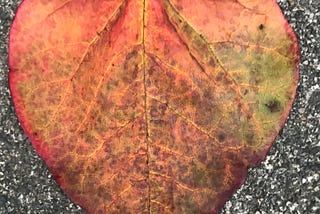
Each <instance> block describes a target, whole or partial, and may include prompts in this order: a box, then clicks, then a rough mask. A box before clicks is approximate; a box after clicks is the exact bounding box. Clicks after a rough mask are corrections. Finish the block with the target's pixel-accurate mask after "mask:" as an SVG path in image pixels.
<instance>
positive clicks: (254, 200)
mask: <svg viewBox="0 0 320 214" xmlns="http://www.w3.org/2000/svg"><path fill="white" fill-rule="evenodd" d="M278 2H279V4H280V6H281V8H282V10H283V11H284V13H285V16H286V17H287V19H288V20H289V22H290V24H291V26H292V27H293V28H294V29H295V31H296V33H297V36H298V39H299V42H300V48H301V65H300V68H301V74H300V77H301V79H300V83H299V87H298V91H297V98H296V101H295V103H294V106H293V109H292V111H291V113H290V116H289V118H288V120H287V122H286V125H285V127H284V128H283V130H282V131H281V133H280V135H279V137H278V138H277V140H276V142H275V144H274V145H273V147H272V149H271V151H270V152H269V154H268V156H267V158H266V160H265V161H264V162H262V163H261V164H260V165H259V166H258V167H256V168H254V169H250V170H249V174H248V180H247V181H246V183H245V185H243V186H242V188H241V189H239V190H238V191H237V192H236V193H235V194H234V195H233V197H232V198H231V199H230V201H228V202H227V204H226V205H225V207H224V209H223V210H222V213H223V214H241V213H248V214H251V213H253V214H263V213H271V214H277V213H285V214H287V213H294V214H295V213H297V214H299V213H306V214H313V213H314V214H316V213H320V199H319V198H320V183H319V172H320V134H319V133H320V86H319V84H320V83H319V82H320V61H319V60H320V59H319V58H320V31H319V26H320V0H279V1H278ZM19 3H20V0H0V213H1V214H2V213H3V214H5V213H71V214H73V213H77V214H80V213H84V211H82V210H81V208H80V207H78V206H77V205H75V204H74V203H72V202H71V201H70V199H68V197H67V196H66V195H65V194H64V193H63V192H62V191H61V190H60V188H59V187H58V185H57V184H56V183H55V181H54V180H53V177H52V175H51V174H50V172H49V171H48V169H47V167H46V165H45V163H44V162H43V161H42V159H40V158H39V157H38V155H37V154H36V152H35V151H34V149H33V148H32V146H31V144H30V141H29V140H28V139H27V137H26V136H25V134H24V132H23V130H22V129H21V127H20V125H19V122H18V120H17V118H16V116H15V113H14V109H13V106H12V102H11V98H10V93H9V90H8V81H7V77H8V65H7V60H8V50H7V45H8V31H9V27H10V25H11V22H12V19H13V17H14V13H15V10H16V8H17V6H18V4H19Z"/></svg>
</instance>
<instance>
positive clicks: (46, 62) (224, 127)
mask: <svg viewBox="0 0 320 214" xmlns="http://www.w3.org/2000/svg"><path fill="white" fill-rule="evenodd" d="M298 63H299V55H298V44H297V41H296V37H295V35H294V32H293V30H292V29H291V28H290V26H289V25H288V23H287V22H286V20H285V19H284V17H283V15H282V13H281V11H280V9H279V7H278V5H277V4H276V1H275V0H256V1H245V0H224V1H222V0H203V1H197V3H191V1H187V0H149V1H147V0H145V1H143V0H136V1H133V0H127V1H115V0H113V1H112V0H110V1H103V0H100V1H84V0H79V1H75V0H67V1H66V0H52V1H44V0H42V1H39V0H24V1H23V3H22V4H21V6H20V7H19V9H18V11H17V14H16V17H15V20H14V22H13V24H12V27H11V31H10V43H9V65H10V73H9V83H10V90H11V93H12V98H13V102H14V105H15V108H16V113H17V115H18V117H19V119H20V122H21V125H22V127H23V129H24V131H25V132H26V134H27V135H28V137H29V138H30V140H31V142H32V144H33V146H34V148H35V149H36V150H37V152H38V153H39V155H40V156H41V157H42V158H43V159H44V160H45V162H46V163H47V165H48V166H49V168H50V169H51V171H52V173H53V174H54V176H55V179H56V181H57V182H58V183H59V185H60V186H61V188H62V189H63V190H64V191H65V192H66V193H67V194H68V195H69V196H70V197H71V199H72V200H73V201H75V202H76V203H78V204H79V205H80V206H82V207H83V208H84V209H85V210H86V211H88V213H130V212H132V213H200V212H201V213H217V212H218V211H219V210H220V208H221V207H222V206H223V205H224V203H225V202H226V200H227V199H228V198H229V197H230V196H231V194H232V193H233V192H234V191H235V190H236V189H237V188H239V187H240V185H241V184H242V183H243V182H244V180H245V178H246V175H247V169H248V167H252V166H255V165H257V164H258V163H259V162H260V161H261V160H263V159H264V158H265V155H266V153H267V152H268V150H269V148H270V146H271V144H272V142H273V141H274V140H275V138H276V136H277V134H278V132H279V130H280V129H281V127H282V126H283V125H284V122H285V120H286V118H287V116H288V114H289V111H290V108H291V105H292V103H293V99H294V96H295V91H296V87H297V82H298Z"/></svg>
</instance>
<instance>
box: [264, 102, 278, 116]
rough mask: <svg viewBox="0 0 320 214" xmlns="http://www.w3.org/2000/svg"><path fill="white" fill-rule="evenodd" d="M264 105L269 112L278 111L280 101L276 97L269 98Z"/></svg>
mask: <svg viewBox="0 0 320 214" xmlns="http://www.w3.org/2000/svg"><path fill="white" fill-rule="evenodd" d="M265 106H266V107H267V108H268V110H269V111H270V112H271V113H275V112H279V111H280V107H281V105H280V102H279V101H278V100H276V99H273V100H269V101H268V102H267V103H266V104H265Z"/></svg>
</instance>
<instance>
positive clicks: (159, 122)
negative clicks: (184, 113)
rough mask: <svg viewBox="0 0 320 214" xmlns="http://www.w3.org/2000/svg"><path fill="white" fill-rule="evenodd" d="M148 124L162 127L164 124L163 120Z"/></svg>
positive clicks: (151, 121)
mask: <svg viewBox="0 0 320 214" xmlns="http://www.w3.org/2000/svg"><path fill="white" fill-rule="evenodd" d="M150 123H152V124H154V125H159V126H163V125H164V124H165V123H166V122H165V121H164V120H150Z"/></svg>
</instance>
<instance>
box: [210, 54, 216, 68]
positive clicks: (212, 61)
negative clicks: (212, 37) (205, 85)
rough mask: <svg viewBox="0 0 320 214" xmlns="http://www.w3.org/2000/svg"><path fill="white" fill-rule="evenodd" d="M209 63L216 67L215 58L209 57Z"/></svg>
mask: <svg viewBox="0 0 320 214" xmlns="http://www.w3.org/2000/svg"><path fill="white" fill-rule="evenodd" d="M209 65H210V66H211V67H213V68H214V67H216V60H215V59H214V58H213V57H211V58H210V60H209Z"/></svg>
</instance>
